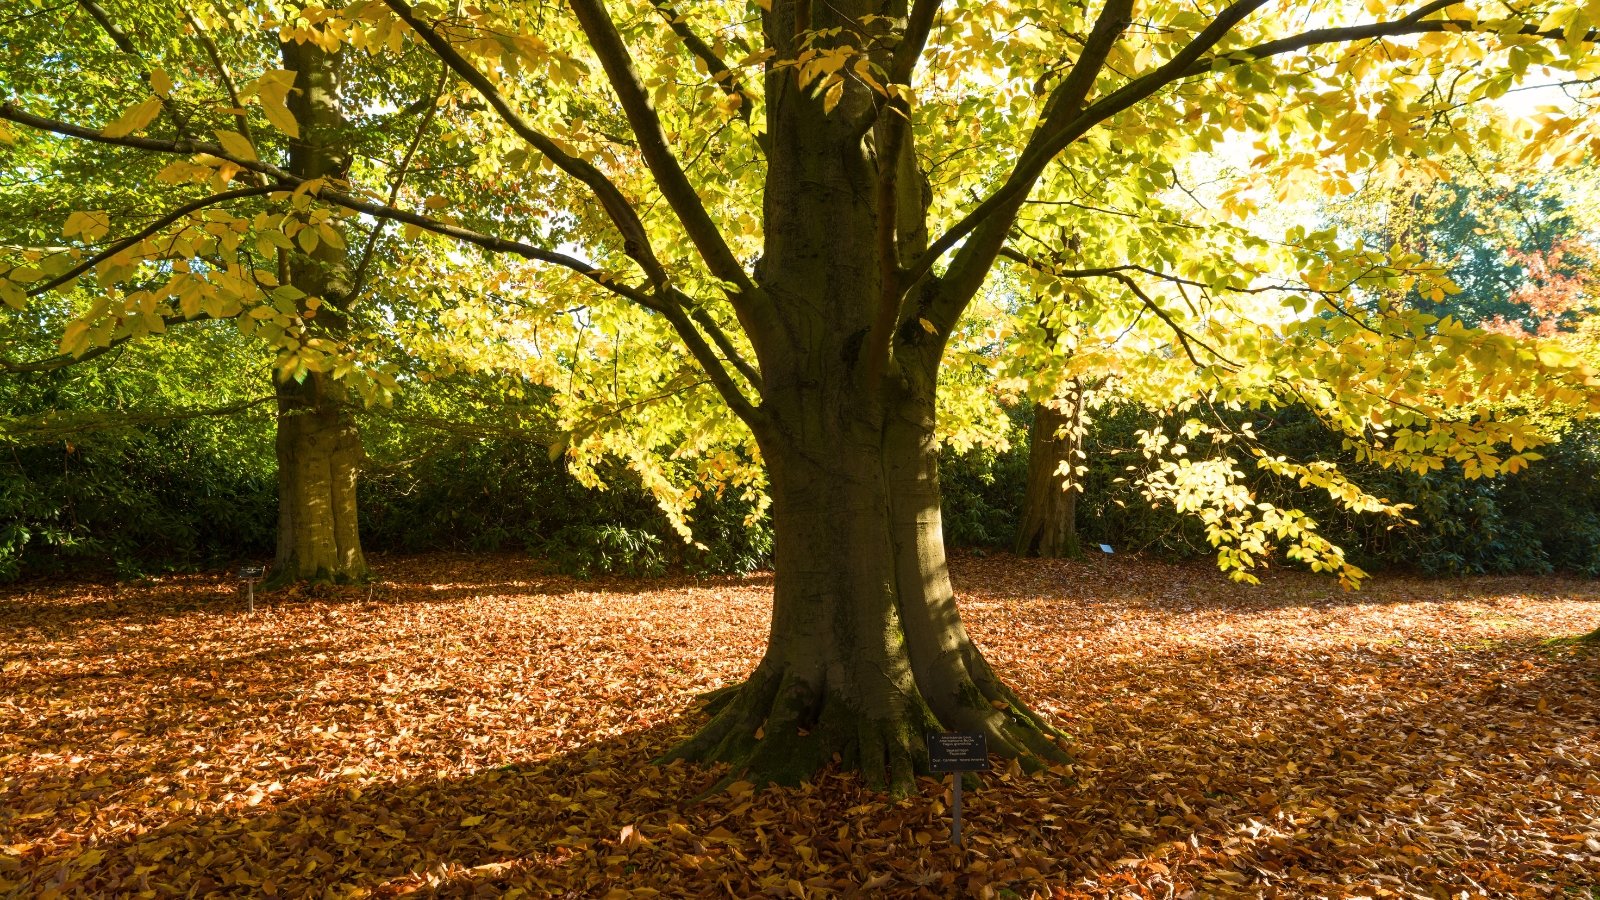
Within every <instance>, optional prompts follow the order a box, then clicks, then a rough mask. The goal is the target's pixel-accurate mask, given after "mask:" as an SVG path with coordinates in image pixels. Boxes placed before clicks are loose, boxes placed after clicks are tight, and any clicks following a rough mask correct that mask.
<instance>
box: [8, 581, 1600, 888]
mask: <svg viewBox="0 0 1600 900" xmlns="http://www.w3.org/2000/svg"><path fill="white" fill-rule="evenodd" d="M376 568H377V572H378V578H379V579H380V580H379V582H378V583H377V584H376V586H375V588H374V590H373V591H372V592H371V596H370V598H369V596H368V592H367V590H366V589H364V588H359V589H349V590H345V591H339V592H333V593H330V594H328V595H325V596H321V597H309V598H300V599H298V600H297V601H296V602H278V603H276V604H267V605H261V606H258V609H257V611H256V612H255V613H254V614H253V615H252V614H248V613H246V612H245V611H244V603H243V600H242V598H241V597H239V596H238V595H237V594H236V593H235V591H234V586H233V583H232V582H231V581H229V580H227V579H226V578H224V577H222V576H176V577H167V578H160V579H156V580H153V581H150V582H146V583H141V584H136V585H134V584H123V585H118V586H111V585H105V584H84V583H78V584H67V583H62V584H33V585H21V586H12V587H11V588H10V589H8V590H5V591H3V592H0V776H3V778H4V781H3V784H0V895H8V896H17V895H22V896H33V897H51V896H82V895H88V896H122V895H139V894H141V893H143V894H144V895H146V896H156V895H161V896H166V895H171V894H182V895H188V896H203V895H206V894H210V893H219V892H220V893H224V894H230V895H235V896H268V897H300V896H308V895H309V896H318V897H357V896H394V895H400V894H407V893H419V894H421V895H423V896H440V895H444V896H459V895H473V894H477V895H483V896H513V895H520V896H528V897H560V896H571V897H602V898H612V897H614V898H622V897H649V896H669V897H670V896H694V897H714V896H722V897H748V896H756V895H767V896H782V897H795V898H811V897H830V896H841V895H842V896H873V897H877V896H893V897H914V896H916V897H957V896H978V897H1030V896H1039V897H1051V898H1061V897H1130V896H1148V897H1184V896H1197V897H1256V896H1268V897H1273V896H1290V897H1346V896H1351V897H1356V896H1359V897H1439V898H1443V897H1451V898H1455V897H1463V896H1467V897H1475V896H1492V897H1565V898H1571V897H1581V898H1585V900H1590V898H1600V653H1597V652H1595V651H1594V650H1591V649H1583V648H1579V647H1576V646H1566V645H1551V644H1548V643H1546V641H1547V640H1548V639H1550V638H1553V637H1556V636H1560V635H1572V634H1577V633H1580V632H1586V631H1590V630H1592V629H1593V628H1594V627H1595V626H1596V625H1597V624H1600V582H1593V581H1588V582H1585V581H1568V580H1559V579H1514V578H1480V579H1468V580H1447V581H1423V580H1409V579H1395V578H1386V579H1379V580H1377V581H1376V582H1375V583H1374V584H1372V585H1371V586H1370V587H1369V588H1368V589H1367V590H1365V591H1363V592H1361V593H1357V594H1344V593H1341V592H1340V591H1339V590H1338V589H1337V588H1336V587H1335V586H1334V585H1333V584H1332V583H1331V582H1329V581H1326V580H1322V579H1319V578H1315V577H1312V576H1309V575H1300V574H1289V573H1285V574H1279V575H1275V576H1273V577H1271V578H1269V579H1268V581H1267V583H1266V584H1265V585H1264V586H1262V587H1258V588H1246V587H1240V586H1235V585H1232V584H1229V583H1228V582H1227V581H1226V580H1225V579H1223V578H1222V577H1221V576H1220V575H1218V574H1217V573H1216V572H1215V571H1213V570H1211V569H1209V568H1208V567H1205V566H1169V565H1161V564H1156V563H1148V562H1140V561H1137V560H1126V559H1121V558H1119V559H1116V560H1095V561H1090V562H1082V563H1059V562H1039V561H1019V560H1014V559H1009V558H991V559H961V560H957V561H956V562H955V563H954V564H953V572H954V579H955V583H956V586H957V591H958V594H959V596H960V602H961V607H962V611H963V614H964V616H965V617H966V622H967V627H968V629H969V631H970V632H971V633H972V635H973V637H974V638H975V639H976V640H977V641H978V642H979V644H980V645H981V646H982V647H984V648H985V650H986V651H987V653H988V655H989V657H990V659H991V660H992V661H993V662H994V663H995V667H996V668H997V669H998V670H999V671H1000V672H1001V673H1002V674H1004V675H1005V676H1006V677H1008V678H1009V679H1010V680H1011V682H1012V684H1013V685H1015V686H1017V687H1018V688H1019V689H1020V692H1021V693H1022V694H1023V696H1025V697H1029V698H1031V699H1032V700H1033V702H1034V703H1035V704H1036V705H1037V707H1038V708H1040V709H1042V710H1044V711H1046V712H1048V713H1049V714H1050V715H1051V716H1053V717H1054V718H1055V721H1057V722H1059V723H1060V724H1061V725H1062V726H1063V727H1064V728H1065V729H1066V730H1068V731H1069V732H1071V734H1072V735H1073V737H1074V740H1073V744H1072V746H1073V752H1074V755H1075V760H1074V762H1073V764H1072V765H1070V766H1065V767H1059V768H1057V769H1055V770H1052V771H1048V772H1044V773H1040V774H1037V775H1024V774H1022V773H1020V772H1019V771H1016V770H1014V769H1013V770H1011V771H1006V770H1004V769H1000V770H997V771H994V772H991V773H988V774H986V775H984V776H983V784H982V786H981V787H980V788H979V789H977V790H969V791H968V792H967V796H966V804H965V806H966V810H965V819H966V825H967V832H968V835H969V836H970V844H969V848H968V850H967V852H966V853H965V854H964V855H963V854H961V853H959V852H958V851H956V850H954V849H952V848H951V847H950V846H949V845H948V832H947V829H948V815H947V812H946V810H945V808H944V804H943V800H942V797H944V796H945V795H944V793H943V789H942V787H941V786H940V785H939V784H938V783H936V782H935V781H934V780H932V779H923V780H922V782H921V787H922V793H921V795H920V796H916V797H912V798H910V799H906V800H901V801H891V800H889V799H887V798H886V797H884V796H883V795H880V794H874V793H872V792H869V791H867V790H865V789H864V788H862V787H861V786H860V784H859V783H858V781H857V780H856V779H854V778H853V777H847V776H842V775H839V774H837V773H824V774H823V775H822V776H820V777H819V778H818V779H817V780H816V781H815V782H814V783H813V784H811V785H809V786H806V787H802V788H799V789H792V790H786V789H758V788H756V787H754V786H752V785H748V784H744V783H739V784H736V785H735V786H734V788H733V789H731V790H730V791H728V792H727V793H724V794H720V795H716V796H713V797H711V798H710V799H707V800H705V801H702V802H699V803H691V802H689V801H688V798H690V797H691V796H693V795H694V794H695V793H697V792H698V791H699V790H701V789H702V788H704V787H705V786H707V785H708V784H709V782H710V781H711V780H712V779H713V777H714V773H712V772H710V771H707V770H704V769H698V768H694V767H689V766H685V765H682V764H678V765H673V766H668V767H659V766H654V765H651V763H650V760H651V759H652V758H653V757H654V756H656V755H657V754H659V753H661V752H662V751H664V750H665V749H667V748H668V747H670V746H671V745H672V744H673V742H674V741H675V740H678V739H679V738H681V737H683V736H684V735H685V734H687V733H688V732H689V731H690V730H692V729H693V728H694V727H695V726H696V725H697V724H698V723H699V722H700V721H702V719H701V717H700V716H699V715H698V714H697V712H696V711H695V708H694V702H693V701H694V698H695V696H696V695H697V694H700V693H702V692H704V691H707V690H710V689H711V688H714V687H717V686H719V685H721V684H724V683H727V682H730V681H732V680H735V679H738V678H740V677H741V676H743V675H744V674H746V673H747V672H749V671H750V669H751V668H752V667H753V666H754V664H755V662H756V660H757V658H758V657H759V654H760V652H761V649H762V644H763V642H764V640H765V636H766V623H767V614H768V613H767V607H768V602H769V599H770V591H771V579H770V576H759V575H758V576H752V577H749V578H714V579H699V580H695V579H670V580H660V581H650V582H625V581H595V582H576V581H573V580H571V579H566V578H561V577H555V576H550V575H545V574H540V573H539V571H538V569H537V567H536V565H535V564H533V563H531V562H529V561H526V560H521V559H517V558H511V557H491V558H482V557H479V558H471V557H456V556H430V557H419V558H396V559H380V560H378V561H377V566H376Z"/></svg>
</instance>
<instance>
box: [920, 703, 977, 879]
mask: <svg viewBox="0 0 1600 900" xmlns="http://www.w3.org/2000/svg"><path fill="white" fill-rule="evenodd" d="M928 768H929V769H931V770H932V771H934V772H936V773H942V772H949V773H950V843H952V844H954V845H955V846H956V848H957V849H960V850H965V849H966V846H965V845H964V844H963V843H962V840H961V776H962V775H963V774H964V773H966V772H981V771H983V770H984V769H987V768H989V749H988V746H987V745H986V743H985V742H984V739H983V733H982V732H976V731H975V732H959V731H957V732H945V733H943V734H939V733H934V734H930V735H928Z"/></svg>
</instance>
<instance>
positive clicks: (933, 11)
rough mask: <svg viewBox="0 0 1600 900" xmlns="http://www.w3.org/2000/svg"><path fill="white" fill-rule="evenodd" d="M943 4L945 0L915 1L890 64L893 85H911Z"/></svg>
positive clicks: (890, 79)
mask: <svg viewBox="0 0 1600 900" xmlns="http://www.w3.org/2000/svg"><path fill="white" fill-rule="evenodd" d="M943 2H944V0H915V2H914V3H913V4H912V5H911V13H910V15H908V16H907V17H906V33H905V36H904V37H903V38H901V40H900V44H899V45H898V46H896V47H895V48H894V58H893V59H892V60H891V61H890V64H889V82H890V83H891V84H906V85H909V84H910V83H911V76H912V75H914V74H916V71H917V61H918V60H919V59H921V58H922V51H923V49H924V48H926V47H927V46H928V36H929V35H930V34H932V33H933V21H934V19H935V18H936V17H937V16H938V15H939V7H940V6H941V5H942V4H943Z"/></svg>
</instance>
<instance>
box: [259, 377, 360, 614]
mask: <svg viewBox="0 0 1600 900" xmlns="http://www.w3.org/2000/svg"><path fill="white" fill-rule="evenodd" d="M277 394H278V435H277V456H278V553H277V559H276V561H275V562H274V563H273V581H274V582H275V583H285V582H288V581H305V580H310V581H333V582H349V581H359V580H361V579H363V578H365V577H366V575H367V562H366V558H365V557H364V556H363V555H362V553H361V534H360V530H359V528H358V527H357V517H356V477H357V473H358V472H359V471H360V467H361V460H362V449H361V436H360V434H359V433H358V432H357V431H356V426H355V422H354V420H353V419H352V417H351V415H350V409H349V407H348V406H347V405H345V403H344V402H342V401H343V397H342V396H341V394H342V392H341V391H340V389H339V386H338V383H337V382H335V381H333V379H331V378H328V377H326V376H324V375H319V374H313V375H311V376H310V377H308V378H306V380H305V381H304V382H294V381H288V382H281V383H279V384H278V386H277Z"/></svg>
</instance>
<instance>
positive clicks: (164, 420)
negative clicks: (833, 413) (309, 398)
mask: <svg viewBox="0 0 1600 900" xmlns="http://www.w3.org/2000/svg"><path fill="white" fill-rule="evenodd" d="M276 400H277V398H276V397H258V398H256V399H254V400H240V401H239V402H237V403H225V404H223V405H221V406H205V407H199V408H196V409H176V410H173V409H152V410H135V409H130V410H121V409H118V410H103V411H98V410H97V411H93V412H82V413H71V414H67V415H61V414H53V415H50V416H33V417H30V418H27V419H14V420H12V421H11V422H9V423H7V422H4V421H3V420H0V426H4V427H0V439H4V440H6V441H8V442H12V443H20V444H37V443H42V442H45V441H55V440H60V439H61V438H62V437H63V436H65V435H69V434H81V433H83V432H85V431H100V430H103V429H109V428H129V427H136V426H140V425H170V424H172V423H173V422H182V421H186V420H188V419H200V418H208V417H212V416H236V415H238V414H240V413H243V412H249V411H250V410H252V409H254V408H256V407H258V406H264V405H266V404H268V403H273V402H276ZM110 417H114V419H111V418H110Z"/></svg>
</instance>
